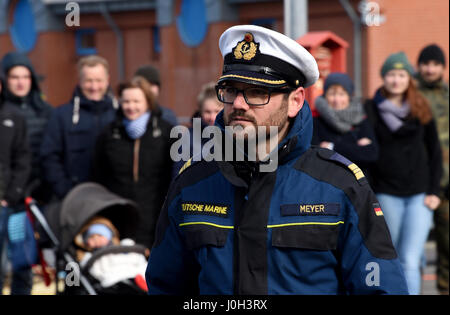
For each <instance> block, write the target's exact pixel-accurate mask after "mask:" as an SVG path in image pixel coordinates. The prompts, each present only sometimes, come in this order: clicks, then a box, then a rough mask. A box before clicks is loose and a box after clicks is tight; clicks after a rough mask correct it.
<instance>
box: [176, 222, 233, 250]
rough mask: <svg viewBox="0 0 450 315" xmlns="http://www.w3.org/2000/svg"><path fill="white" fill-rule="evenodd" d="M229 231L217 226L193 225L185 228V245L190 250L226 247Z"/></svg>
mask: <svg viewBox="0 0 450 315" xmlns="http://www.w3.org/2000/svg"><path fill="white" fill-rule="evenodd" d="M229 232H230V231H229V229H225V228H219V227H215V226H209V225H203V224H193V225H188V226H185V227H184V234H185V244H186V247H187V248H188V249H189V250H193V249H197V248H200V247H204V246H215V247H223V246H225V244H226V242H227V238H228V233H229Z"/></svg>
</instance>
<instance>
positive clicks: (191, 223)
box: [179, 222, 234, 229]
mask: <svg viewBox="0 0 450 315" xmlns="http://www.w3.org/2000/svg"><path fill="white" fill-rule="evenodd" d="M198 224H203V225H211V226H215V227H218V228H221V229H234V226H232V225H231V226H230V225H219V224H214V223H210V222H186V223H180V224H179V226H187V225H198Z"/></svg>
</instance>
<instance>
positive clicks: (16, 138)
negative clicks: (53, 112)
mask: <svg viewBox="0 0 450 315" xmlns="http://www.w3.org/2000/svg"><path fill="white" fill-rule="evenodd" d="M0 167H1V171H0V174H1V176H2V178H1V180H2V186H3V187H4V191H3V197H4V199H5V200H6V201H7V202H8V205H9V206H10V207H15V206H17V205H18V203H19V202H21V201H22V199H23V197H24V191H25V188H26V187H25V186H26V184H27V181H28V177H29V176H30V172H31V153H30V149H29V146H28V139H27V127H26V122H25V119H24V118H23V117H22V115H21V114H20V113H19V111H18V110H17V109H15V108H13V107H11V106H8V105H6V104H2V103H1V99H0Z"/></svg>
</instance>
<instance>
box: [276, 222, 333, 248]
mask: <svg viewBox="0 0 450 315" xmlns="http://www.w3.org/2000/svg"><path fill="white" fill-rule="evenodd" d="M338 235H339V224H333V225H322V224H310V225H289V226H281V227H274V228H272V246H274V247H282V248H302V249H313V250H333V249H336V247H337V242H338Z"/></svg>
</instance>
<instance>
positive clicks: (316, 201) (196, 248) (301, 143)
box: [146, 102, 407, 295]
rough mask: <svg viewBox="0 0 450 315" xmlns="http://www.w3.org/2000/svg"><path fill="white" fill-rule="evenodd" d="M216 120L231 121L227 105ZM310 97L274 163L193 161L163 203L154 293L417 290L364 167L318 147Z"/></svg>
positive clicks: (151, 280) (151, 270)
mask: <svg viewBox="0 0 450 315" xmlns="http://www.w3.org/2000/svg"><path fill="white" fill-rule="evenodd" d="M216 125H217V126H219V127H221V128H222V130H223V129H224V122H223V111H222V112H221V113H220V114H219V115H218V117H217V119H216ZM312 131H313V124H312V116H311V112H310V109H309V106H308V105H307V104H306V102H305V105H304V106H303V108H302V110H301V111H300V112H299V114H298V115H297V117H296V119H295V121H294V122H293V124H292V127H291V129H290V131H289V133H288V135H287V137H286V138H285V139H284V140H283V141H282V142H281V143H280V144H279V146H278V159H279V160H278V168H277V170H276V171H274V172H265V173H263V172H259V171H258V169H259V168H254V169H252V170H251V171H250V173H251V176H249V178H250V180H249V184H247V182H246V181H244V180H242V178H241V177H239V176H238V175H237V174H236V169H237V168H236V167H233V166H232V165H233V164H231V163H230V162H226V161H223V162H218V161H211V162H206V161H204V160H203V161H200V162H197V163H190V162H187V164H186V167H184V169H182V172H181V173H180V175H179V176H177V177H176V178H175V180H174V182H173V183H172V186H171V188H170V190H169V193H168V196H167V198H166V201H165V204H164V206H163V209H162V212H161V215H160V218H159V222H158V226H157V232H156V233H157V235H156V241H155V245H154V247H153V249H152V251H151V254H150V258H149V263H148V266H147V271H146V279H147V284H148V288H149V293H150V294H175V295H195V294H235V295H238V294H243V295H255V294H258V295H259V294H262V295H266V294H407V288H406V282H405V279H404V275H403V271H402V268H401V266H400V263H399V260H398V259H397V254H396V252H395V250H394V248H393V245H392V242H391V238H390V235H389V231H388V228H387V225H386V223H385V220H384V217H383V215H382V209H380V206H379V204H378V203H377V200H376V197H375V195H374V193H373V192H372V190H371V189H370V186H369V185H368V183H367V180H366V178H365V177H364V175H363V173H362V172H361V171H360V169H359V168H358V167H357V166H356V165H355V164H353V163H352V162H350V161H348V160H347V159H346V158H344V157H342V156H341V155H339V154H337V153H335V152H333V151H330V150H327V149H320V148H311V147H310V142H311V137H312Z"/></svg>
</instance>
